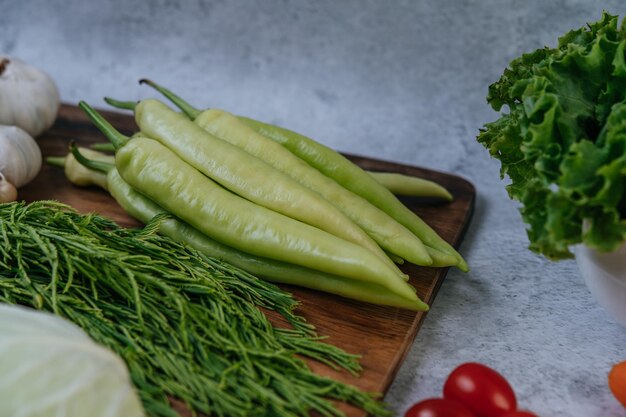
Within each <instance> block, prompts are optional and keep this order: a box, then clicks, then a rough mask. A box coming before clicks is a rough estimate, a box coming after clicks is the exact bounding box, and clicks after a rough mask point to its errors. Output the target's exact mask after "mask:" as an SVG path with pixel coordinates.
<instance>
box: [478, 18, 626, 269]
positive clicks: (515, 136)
mask: <svg viewBox="0 0 626 417" xmlns="http://www.w3.org/2000/svg"><path fill="white" fill-rule="evenodd" d="M625 48H626V27H625V25H624V24H623V23H622V24H621V25H620V26H619V28H618V18H617V16H612V15H610V14H607V13H604V14H603V16H602V18H601V19H600V20H599V21H598V22H595V23H592V24H589V25H588V26H586V27H583V28H580V29H578V30H573V31H571V32H569V33H567V34H565V35H564V36H562V37H561V38H560V39H559V43H558V47H557V48H554V49H550V48H543V49H539V50H537V51H535V52H532V53H529V54H524V55H522V56H521V57H519V58H517V59H515V60H513V61H512V62H511V63H510V65H509V67H508V68H507V69H505V71H504V73H503V75H502V77H501V78H500V80H499V81H497V82H496V83H494V84H493V85H491V86H490V87H489V93H488V96H487V101H488V102H489V104H490V105H491V106H492V107H493V108H494V110H496V111H500V110H501V109H503V108H506V110H507V112H503V113H502V114H501V116H500V118H499V119H498V120H496V121H494V122H492V123H488V124H486V125H485V126H484V128H483V129H481V132H480V134H479V136H478V138H477V139H478V141H479V142H480V143H481V144H483V145H484V146H485V147H486V148H487V149H488V150H489V152H490V154H491V155H492V156H493V157H495V158H497V159H499V160H500V161H501V175H502V177H504V176H508V177H509V178H510V179H511V183H510V184H509V185H508V186H507V191H508V193H509V196H510V197H511V198H512V199H514V200H517V201H519V202H520V203H521V209H520V211H521V214H522V217H523V219H524V221H525V222H526V223H527V225H528V229H527V232H528V237H529V240H530V249H531V250H533V251H535V252H538V253H541V254H543V255H545V256H547V257H548V258H550V259H562V258H568V257H571V256H572V255H571V252H570V250H569V248H570V247H571V246H572V245H575V244H578V243H583V244H585V245H587V246H589V247H592V248H596V249H598V250H600V251H611V250H613V249H615V248H616V247H617V246H618V245H619V244H620V243H622V242H623V241H624V240H625V239H626V196H625V192H624V191H625V186H626V181H625V180H626V58H625Z"/></svg>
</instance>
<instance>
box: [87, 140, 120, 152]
mask: <svg viewBox="0 0 626 417" xmlns="http://www.w3.org/2000/svg"><path fill="white" fill-rule="evenodd" d="M89 147H90V148H91V149H93V150H94V151H104V152H115V147H114V146H113V144H112V143H107V142H103V143H94V144H93V145H89Z"/></svg>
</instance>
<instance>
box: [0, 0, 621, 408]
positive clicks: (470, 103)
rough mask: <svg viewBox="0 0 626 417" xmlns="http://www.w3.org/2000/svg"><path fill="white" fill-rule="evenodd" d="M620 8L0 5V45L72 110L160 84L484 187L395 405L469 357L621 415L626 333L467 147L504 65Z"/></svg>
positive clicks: (564, 404) (554, 396) (176, 0)
mask: <svg viewBox="0 0 626 417" xmlns="http://www.w3.org/2000/svg"><path fill="white" fill-rule="evenodd" d="M603 9H606V10H608V11H611V12H613V13H617V14H621V15H623V14H625V12H626V6H625V5H624V3H623V2H621V1H619V0H611V1H587V0H556V1H546V0H531V1H514V0H501V1H498V0H481V1H479V0H428V1H387V2H385V1H376V0H361V1H357V0H344V1H340V2H337V1H318V2H310V1H288V0H283V1H279V0H271V1H259V2H252V1H234V2H228V1H183V0H160V1H150V0H148V1H137V2H132V1H126V0H101V1H98V2H90V1H80V0H65V1H61V0H50V1H38V2H36V1H28V0H21V1H16V0H0V28H2V36H1V37H0V53H5V54H10V55H14V56H16V57H20V58H22V59H23V60H26V61H28V62H30V63H33V64H35V65H37V66H39V67H41V68H43V69H45V70H46V71H47V72H49V73H50V74H51V75H52V76H53V77H54V79H55V80H56V81H57V82H58V85H59V87H60V90H61V95H62V98H63V100H64V101H67V102H76V101H77V100H79V99H84V100H87V101H88V102H90V103H92V104H95V105H100V104H101V103H102V102H101V98H102V97H103V96H104V95H109V96H112V97H117V98H120V99H136V98H140V97H146V96H151V95H152V92H151V91H149V90H148V88H147V87H140V86H139V85H138V84H137V80H138V79H139V78H140V77H151V78H153V79H154V80H156V81H160V82H161V83H164V84H166V85H169V86H172V87H175V89H176V90H177V92H179V93H180V94H181V95H182V96H184V97H186V98H188V99H189V100H190V101H191V102H192V103H195V104H197V105H198V106H201V107H208V106H214V107H223V108H226V109H230V110H233V111H236V112H237V113H240V114H246V115H249V116H252V117H256V118H259V119H264V120H267V121H270V122H276V123H280V124H284V125H287V126H289V127H291V128H293V129H295V130H298V131H301V132H303V133H306V134H308V135H310V136H312V137H314V138H317V139H318V140H320V141H321V142H323V143H326V144H328V145H330V146H332V147H334V148H336V149H339V150H342V151H349V152H352V153H357V154H361V155H365V156H371V157H376V158H380V159H385V160H390V161H396V162H401V163H407V164H412V165H418V166H423V167H427V168H432V169H437V170H442V171H448V172H452V173H455V174H457V175H460V176H463V177H465V178H466V179H468V180H470V181H471V182H473V183H474V185H475V186H476V188H477V190H478V199H477V204H476V212H475V216H474V220H473V223H472V226H471V228H470V229H469V232H468V234H467V236H466V239H465V242H464V243H463V246H462V247H461V251H462V253H463V254H464V255H465V256H466V258H467V260H468V261H469V264H470V266H471V268H472V271H471V272H470V273H468V274H463V273H460V272H458V271H456V270H453V271H451V272H450V273H449V275H448V277H447V278H446V281H445V283H444V285H443V286H442V288H441V291H440V292H439V295H438V297H437V299H436V300H435V304H434V308H433V309H432V311H431V312H430V313H429V314H428V316H427V319H426V320H425V322H424V325H423V327H422V329H421V331H420V332H419V334H418V337H417V339H416V341H415V343H414V345H413V348H412V349H411V351H410V353H409V355H408V357H407V359H406V361H405V363H404V365H403V366H402V368H401V369H400V371H399V373H398V375H397V378H396V380H395V382H394V383H393V385H392V387H391V389H390V391H389V393H388V395H387V396H386V400H387V401H388V402H389V403H390V404H391V407H392V408H393V410H395V411H396V412H397V414H398V415H401V414H403V413H404V411H405V410H406V409H407V408H408V407H409V406H410V405H411V404H412V403H413V402H415V401H417V400H420V399H423V398H426V397H431V396H437V395H440V393H441V387H442V384H443V381H444V379H445V377H446V375H447V373H448V372H449V371H450V370H452V369H453V368H454V367H455V366H456V365H458V364H460V363H462V362H465V361H480V362H484V363H486V364H488V365H491V366H492V367H494V368H495V369H497V370H499V371H500V372H501V373H503V374H504V375H505V376H507V377H508V379H509V380H510V381H511V383H512V384H513V386H514V388H515V390H516V392H517V394H518V398H519V403H520V406H521V407H524V408H528V409H531V410H534V411H535V412H536V413H537V414H538V415H540V416H543V417H553V416H554V417H556V416H580V417H591V416H597V417H618V416H624V415H626V411H625V410H624V409H623V408H621V407H620V406H619V405H618V403H617V402H616V401H615V400H614V399H613V398H612V396H611V394H610V392H609V391H608V388H607V384H606V376H607V373H608V371H609V369H610V366H611V365H612V364H613V363H616V362H618V361H622V360H626V329H625V328H623V327H620V326H619V325H618V324H617V323H616V322H615V321H614V320H612V319H611V318H610V317H609V316H608V315H607V314H606V313H605V311H604V310H603V309H602V308H600V307H599V306H598V305H597V304H596V302H595V301H594V300H593V299H592V298H591V296H590V294H589V292H588V290H587V288H586V287H585V285H584V283H583V281H582V279H581V278H580V276H579V273H578V270H577V268H576V265H575V263H574V262H573V261H565V262H560V263H551V262H548V261H546V260H544V259H542V258H540V257H538V256H536V255H534V254H532V253H530V252H529V251H528V250H527V249H526V246H527V240H526V237H525V232H524V225H523V224H522V222H521V220H520V217H519V214H518V212H517V207H516V205H515V204H514V203H513V202H511V201H510V200H509V199H508V197H507V195H506V193H505V191H504V185H505V181H501V180H500V179H499V174H498V170H499V165H498V163H497V162H496V161H494V160H491V159H490V158H489V156H488V154H487V152H486V151H485V149H483V148H482V147H481V146H480V145H479V144H477V143H476V141H475V136H476V134H477V131H478V129H479V127H480V126H482V124H483V123H485V122H487V121H491V120H493V119H495V118H496V117H497V115H496V114H495V113H494V112H493V111H492V110H491V109H490V108H489V107H488V106H487V104H486V102H485V95H486V91H487V86H488V85H489V83H491V82H493V81H495V80H496V79H497V78H498V76H499V75H500V73H501V72H502V70H503V69H504V67H505V66H506V65H507V63H508V62H509V61H510V59H512V58H514V57H516V56H517V55H519V54H520V53H522V52H525V51H531V50H534V49H536V48H538V47H542V46H544V45H554V44H555V42H556V38H557V36H558V35H559V34H561V33H563V32H565V31H567V30H569V29H571V28H575V27H580V26H582V25H584V24H585V23H586V22H588V21H593V20H596V19H597V18H599V17H600V14H601V11H602V10H603Z"/></svg>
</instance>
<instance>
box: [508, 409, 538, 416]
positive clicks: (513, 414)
mask: <svg viewBox="0 0 626 417" xmlns="http://www.w3.org/2000/svg"><path fill="white" fill-rule="evenodd" d="M500 417H539V416H538V415H537V414H533V413H531V412H530V411H523V410H519V411H512V412H510V413H506V414H502V415H501V416H500Z"/></svg>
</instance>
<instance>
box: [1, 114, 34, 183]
mask: <svg viewBox="0 0 626 417" xmlns="http://www.w3.org/2000/svg"><path fill="white" fill-rule="evenodd" d="M41 162H42V161H41V149H39V145H37V142H35V139H33V138H32V137H31V136H30V135H29V134H28V133H27V132H25V131H24V130H22V129H21V128H19V127H17V126H3V125H0V173H2V175H4V177H5V178H6V180H7V181H8V182H10V183H11V184H13V185H14V186H15V187H16V188H19V187H21V186H23V185H25V184H27V183H29V182H30V181H32V179H33V178H35V176H37V174H38V173H39V170H40V169H41Z"/></svg>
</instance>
